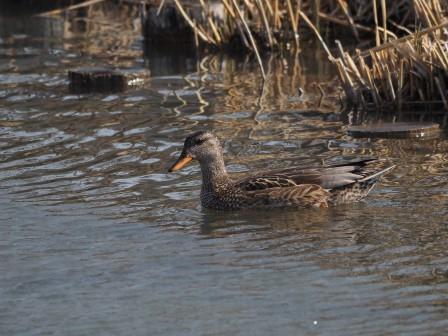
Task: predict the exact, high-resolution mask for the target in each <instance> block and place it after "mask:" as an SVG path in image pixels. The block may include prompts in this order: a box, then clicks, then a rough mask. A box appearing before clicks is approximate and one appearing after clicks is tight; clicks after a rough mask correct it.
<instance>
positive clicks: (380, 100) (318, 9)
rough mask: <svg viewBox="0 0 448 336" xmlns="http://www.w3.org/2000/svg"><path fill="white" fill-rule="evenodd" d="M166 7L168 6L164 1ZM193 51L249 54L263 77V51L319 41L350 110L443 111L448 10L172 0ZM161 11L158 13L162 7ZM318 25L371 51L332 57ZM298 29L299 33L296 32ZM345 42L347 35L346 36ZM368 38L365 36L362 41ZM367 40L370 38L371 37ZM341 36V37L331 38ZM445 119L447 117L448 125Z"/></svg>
mask: <svg viewBox="0 0 448 336" xmlns="http://www.w3.org/2000/svg"><path fill="white" fill-rule="evenodd" d="M166 1H168V0H166ZM171 1H172V4H174V6H175V8H176V9H177V10H178V11H179V12H180V13H181V15H182V16H183V18H184V19H185V21H186V22H188V24H189V25H190V27H191V29H192V31H193V32H194V34H195V37H196V38H195V40H196V44H197V45H199V44H200V43H205V44H207V45H212V46H216V47H218V48H225V47H226V46H231V47H233V48H239V49H248V50H251V51H253V52H254V53H255V55H256V56H257V59H258V61H259V64H260V69H261V72H262V75H263V78H266V72H265V70H264V66H263V62H262V57H261V56H260V54H261V53H262V51H263V50H283V49H285V48H286V49H287V48H294V47H295V48H297V50H298V49H299V48H300V40H301V36H300V35H299V34H300V33H302V32H303V28H304V27H308V28H309V29H311V31H312V32H313V33H314V34H316V36H317V37H318V39H319V40H320V42H321V44H322V45H323V47H324V49H325V50H326V52H327V54H328V58H329V60H330V61H331V62H332V63H333V64H334V65H335V66H336V67H337V70H338V74H339V79H340V81H341V83H342V89H343V92H344V93H345V97H346V101H347V107H349V108H352V109H353V108H354V109H364V110H389V111H403V110H406V109H413V110H418V111H421V112H425V111H429V112H433V111H435V110H444V109H445V110H446V111H448V97H447V88H448V29H447V26H448V16H447V14H446V12H447V6H448V3H447V2H446V1H443V0H398V1H386V0H353V1H348V0H314V1H310V0H221V1H215V2H214V1H205V0H200V1H198V2H193V4H192V3H191V2H188V1H181V0H171ZM165 5H166V3H165V1H162V3H161V4H160V9H162V8H163V6H165ZM322 21H324V22H326V23H329V24H330V25H331V27H335V26H339V27H345V28H348V29H350V30H351V31H352V33H353V35H354V37H355V38H356V39H357V40H358V41H367V42H369V43H370V45H373V46H375V47H373V48H371V49H368V50H366V51H363V52H361V51H360V50H355V52H354V53H350V52H348V51H347V48H344V47H343V46H342V44H341V43H339V42H337V43H336V45H337V50H338V52H337V56H335V55H333V53H332V52H331V51H330V49H329V48H328V47H327V45H326V42H325V40H324V38H323V37H322V36H321V33H320V30H319V29H320V27H321V25H322ZM301 28H302V29H301ZM343 32H344V34H341V35H342V36H346V30H343ZM366 33H367V35H365V34H366ZM369 34H370V35H369ZM332 36H336V38H337V36H338V30H337V29H334V30H333V31H332ZM446 116H448V113H447V114H445V117H444V121H443V123H444V125H446V124H447V117H446Z"/></svg>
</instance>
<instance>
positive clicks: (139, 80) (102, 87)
mask: <svg viewBox="0 0 448 336" xmlns="http://www.w3.org/2000/svg"><path fill="white" fill-rule="evenodd" d="M148 77H149V72H148V71H146V70H130V69H126V70H116V69H108V68H79V69H76V70H71V71H69V72H68V78H69V80H70V91H72V92H75V93H88V92H119V91H123V90H125V89H127V88H128V87H129V86H137V85H142V84H144V83H145V82H146V81H147V80H148Z"/></svg>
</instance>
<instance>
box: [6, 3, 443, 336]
mask: <svg viewBox="0 0 448 336" xmlns="http://www.w3.org/2000/svg"><path fill="white" fill-rule="evenodd" d="M0 33H1V34H0V101H1V104H0V147H1V149H0V190H1V191H0V223H1V225H0V334H2V335H52V334H56V335H60V334H64V335H129V334H132V335H157V334H163V335H302V334H306V335H360V334H362V335H384V334H406V335H438V334H443V333H444V332H446V330H448V320H447V316H448V301H447V299H448V281H447V280H448V253H447V248H446V246H447V242H448V227H447V224H446V223H448V211H447V203H448V193H447V185H448V179H447V172H448V160H447V159H448V158H447V154H446V153H447V147H448V142H447V141H446V140H442V139H436V140H430V141H416V142H412V141H403V140H401V141H400V140H376V141H367V140H359V139H358V140H357V139H352V138H350V137H348V136H347V135H346V132H345V126H344V123H343V122H342V121H340V118H339V116H338V114H336V113H334V111H335V107H334V106H335V104H338V99H337V95H335V93H334V92H333V91H332V87H333V86H334V85H333V84H332V83H330V84H323V89H324V92H325V96H324V97H323V99H322V98H321V97H320V95H319V90H318V89H317V88H316V84H315V83H316V81H323V80H328V79H331V78H332V77H333V73H332V70H331V67H330V66H329V65H328V63H327V62H325V58H324V57H323V56H322V52H321V51H319V50H317V51H316V49H315V47H314V45H313V44H309V45H308V44H305V46H304V48H303V49H304V50H303V52H302V53H301V54H300V55H299V57H298V58H297V59H294V58H286V57H285V58H283V59H281V58H277V59H270V60H266V62H267V63H266V64H267V69H268V72H269V74H270V75H269V76H270V77H269V81H268V82H267V84H266V86H265V88H264V90H261V79H260V74H259V72H258V70H257V64H256V62H254V60H252V59H249V58H246V59H244V58H243V59H235V58H231V57H228V56H222V55H214V56H211V55H194V54H193V55H192V54H187V55H186V56H185V57H182V54H179V53H178V52H176V53H174V55H173V54H171V55H167V54H164V53H155V54H154V50H148V49H147V48H146V50H144V49H145V48H144V47H143V42H142V40H141V38H140V33H139V23H138V13H137V11H136V9H134V8H132V7H129V8H127V9H126V11H124V12H122V11H118V8H117V7H115V6H113V5H108V6H106V5H97V6H94V7H91V8H90V9H89V10H80V11H78V12H72V13H70V14H69V15H68V16H67V17H66V19H65V20H61V19H57V18H56V19H49V18H34V19H29V18H23V19H16V18H15V19H12V18H2V19H1V20H0ZM196 57H198V58H196ZM107 63H109V64H110V63H111V64H114V65H116V66H119V67H133V68H136V69H143V68H149V69H150V70H151V72H152V75H153V76H152V78H151V80H150V82H149V83H147V84H146V85H145V86H143V87H140V88H135V89H130V90H128V91H126V92H124V93H111V94H88V95H75V94H72V93H70V92H69V91H68V82H67V79H66V72H67V70H68V69H71V68H75V67H77V66H95V65H104V64H107ZM299 87H300V88H302V89H303V92H304V93H303V94H300V93H299V91H300V90H299ZM203 128H212V129H214V131H215V132H216V134H217V135H218V136H219V137H220V138H221V139H223V143H224V147H225V151H226V160H227V163H228V165H229V169H230V170H231V171H232V172H234V173H235V174H241V173H245V172H250V171H252V170H257V169H266V168H277V167H287V166H292V165H303V166H305V165H309V164H322V163H331V162H339V161H341V160H344V159H350V158H356V157H364V156H371V155H374V156H379V157H382V158H384V159H386V160H387V161H388V162H390V163H395V164H397V165H398V167H397V168H396V169H395V170H394V171H393V173H391V174H389V175H388V176H386V177H385V179H384V180H383V182H382V183H381V184H380V185H379V186H378V187H377V188H376V189H375V191H374V192H373V193H372V194H371V195H370V196H369V197H368V198H367V199H366V200H365V202H361V203H359V204H354V205H348V206H345V207H341V208H337V209H325V210H319V211H315V210H307V211H291V210H287V211H285V210H275V211H240V212H235V213H222V212H213V211H208V210H205V209H202V208H201V207H200V206H199V202H198V192H199V188H200V175H199V169H198V167H197V166H196V165H191V166H189V167H188V168H187V169H185V170H183V171H181V172H179V173H175V174H168V173H166V169H167V167H169V165H170V164H171V163H172V162H173V161H174V160H175V158H176V156H177V155H178V152H179V150H180V148H181V146H182V142H183V139H184V137H185V136H186V135H188V134H189V133H191V132H192V131H195V130H198V129H203Z"/></svg>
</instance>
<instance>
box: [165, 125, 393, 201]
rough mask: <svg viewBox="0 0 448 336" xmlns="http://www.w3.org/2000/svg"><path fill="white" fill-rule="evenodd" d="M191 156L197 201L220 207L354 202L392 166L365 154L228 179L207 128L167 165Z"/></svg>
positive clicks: (218, 147)
mask: <svg viewBox="0 0 448 336" xmlns="http://www.w3.org/2000/svg"><path fill="white" fill-rule="evenodd" d="M193 159H196V160H198V161H199V164H200V166H201V172H202V189H201V203H202V205H203V206H204V207H206V208H213V209H220V210H233V209H241V208H273V207H328V206H329V205H336V204H342V203H350V202H356V201H358V200H360V199H362V198H363V197H365V196H366V195H367V194H368V193H369V192H370V190H371V189H372V188H373V186H374V185H375V183H376V182H377V181H378V179H379V178H380V177H381V175H383V174H384V173H386V172H388V171H389V170H391V169H392V168H393V167H394V166H391V167H388V168H386V169H382V170H378V169H375V168H373V167H371V165H370V164H371V163H373V162H375V161H376V160H375V159H367V160H361V161H357V162H351V163H348V164H341V165H334V166H327V167H312V168H297V167H294V168H287V169H282V170H277V171H270V172H264V173H258V174H255V175H252V176H249V177H247V178H244V179H241V180H237V181H233V180H232V179H231V178H230V177H229V175H228V174H227V171H226V168H225V165H224V159H223V154H222V148H221V145H220V143H219V140H218V138H217V137H216V136H214V135H213V134H212V133H210V132H197V133H194V134H193V135H191V136H189V137H188V138H187V139H186V140H185V143H184V148H183V150H182V153H181V155H180V157H179V159H178V160H177V161H176V163H175V164H174V165H173V166H172V167H171V168H170V171H176V170H179V169H181V168H182V167H183V166H185V165H186V164H187V163H189V162H190V161H191V160H193Z"/></svg>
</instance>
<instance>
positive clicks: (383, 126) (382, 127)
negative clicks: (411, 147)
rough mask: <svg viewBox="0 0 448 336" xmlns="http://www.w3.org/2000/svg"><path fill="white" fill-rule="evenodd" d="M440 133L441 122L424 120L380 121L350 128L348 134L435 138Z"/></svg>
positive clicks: (378, 136) (353, 135) (373, 136)
mask: <svg viewBox="0 0 448 336" xmlns="http://www.w3.org/2000/svg"><path fill="white" fill-rule="evenodd" d="M440 133H441V129H440V126H439V124H437V123H422V122H396V123H379V124H371V125H360V126H350V127H349V128H348V134H349V135H350V136H352V137H355V138H395V139H404V138H434V137H438V136H439V135H440Z"/></svg>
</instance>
